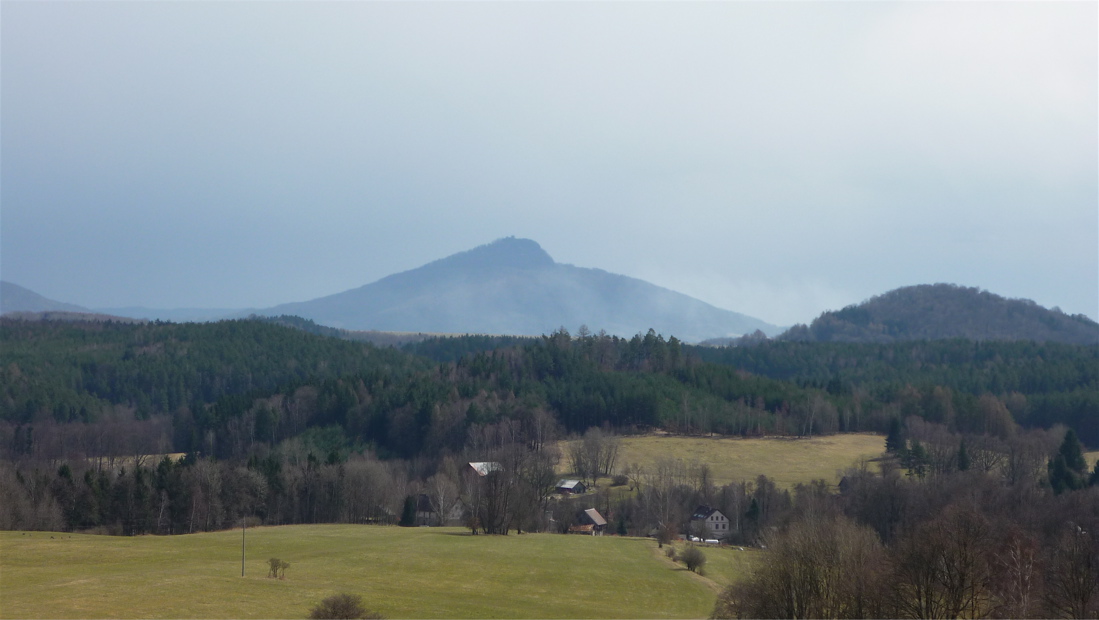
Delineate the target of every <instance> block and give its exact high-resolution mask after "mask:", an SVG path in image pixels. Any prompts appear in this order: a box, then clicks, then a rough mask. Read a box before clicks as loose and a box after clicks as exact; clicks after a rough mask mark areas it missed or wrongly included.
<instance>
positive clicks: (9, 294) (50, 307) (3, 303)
mask: <svg viewBox="0 0 1099 620" xmlns="http://www.w3.org/2000/svg"><path fill="white" fill-rule="evenodd" d="M12 312H91V310H89V309H87V308H84V307H82V306H77V305H75V304H67V303H64V302H60V301H54V300H52V299H49V298H47V297H43V296H41V295H39V294H38V293H35V292H34V291H32V290H29V289H25V288H23V287H22V286H19V285H18V284H13V283H11V282H4V281H2V280H0V314H9V313H12Z"/></svg>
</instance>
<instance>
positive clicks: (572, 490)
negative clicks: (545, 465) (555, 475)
mask: <svg viewBox="0 0 1099 620" xmlns="http://www.w3.org/2000/svg"><path fill="white" fill-rule="evenodd" d="M556 488H557V492H558V493H560V494H562V495H579V494H581V493H586V492H587V490H588V488H587V487H586V486H584V483H583V482H580V481H579V480H558V481H557V487H556Z"/></svg>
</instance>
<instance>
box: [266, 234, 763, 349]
mask: <svg viewBox="0 0 1099 620" xmlns="http://www.w3.org/2000/svg"><path fill="white" fill-rule="evenodd" d="M257 314H267V315H278V314H289V315H297V316H301V317H305V318H308V319H312V320H313V321H316V322H317V323H320V324H322V325H328V326H332V327H339V328H345V329H356V330H367V329H369V330H380V331H399V332H432V333H457V334H470V333H473V334H504V335H518V336H524V335H525V336H539V335H542V334H545V333H549V332H550V331H551V330H554V329H557V328H558V327H560V326H562V325H564V326H568V327H578V326H580V325H588V326H589V327H590V328H591V329H592V330H595V331H598V330H605V331H606V332H607V333H609V334H612V335H618V336H622V337H627V338H628V337H631V336H633V335H634V334H637V333H644V332H645V331H646V330H648V329H650V328H652V329H655V330H656V331H658V332H660V333H663V334H671V335H675V336H676V337H677V338H680V339H681V340H685V341H698V340H702V339H705V338H711V337H716V336H728V335H738V334H744V333H750V332H753V331H755V330H757V329H758V330H762V331H764V332H765V333H769V334H772V335H774V334H777V333H778V331H779V330H778V328H776V327H775V326H774V325H771V324H769V323H766V322H764V321H761V320H759V319H754V318H752V317H748V316H745V315H743V314H739V313H736V312H731V311H728V310H722V309H720V308H716V307H714V306H711V305H709V304H707V303H704V302H701V301H699V300H697V299H694V298H691V297H688V296H687V295H683V294H681V293H676V292H674V291H671V290H668V289H665V288H662V287H659V286H656V285H653V284H650V283H648V282H644V281H642V280H638V279H635V278H629V277H626V276H622V275H616V274H612V273H608V272H606V271H602V270H599V269H588V268H581V267H575V266H572V265H566V264H561V263H556V262H554V260H553V259H552V258H551V257H550V256H549V254H547V253H546V252H545V251H544V250H543V249H542V248H541V247H540V246H539V245H538V244H537V243H535V242H534V241H531V240H529V239H515V238H506V239H499V240H497V241H495V242H492V243H489V244H486V245H483V246H480V247H478V248H474V249H472V250H468V251H466V252H460V253H458V254H454V255H452V256H449V257H446V258H443V259H440V260H437V261H434V262H431V263H428V264H426V265H424V266H422V267H419V268H416V269H412V270H410V271H406V272H403V273H398V274H393V275H390V276H387V277H385V278H382V279H381V280H378V281H376V282H374V283H372V284H367V285H365V286H362V287H359V288H357V289H352V290H349V291H345V292H343V293H338V294H336V295H329V296H326V297H321V298H319V299H314V300H311V301H304V302H298V303H290V304H282V305H279V306H275V307H274V308H269V309H267V310H262V311H257Z"/></svg>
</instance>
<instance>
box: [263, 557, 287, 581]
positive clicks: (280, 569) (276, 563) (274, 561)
mask: <svg viewBox="0 0 1099 620" xmlns="http://www.w3.org/2000/svg"><path fill="white" fill-rule="evenodd" d="M267 565H268V566H269V567H270V569H269V570H268V571H267V576H268V577H270V578H271V579H276V578H277V579H286V569H288V568H290V562H286V561H283V560H280V559H278V558H271V559H270V560H267Z"/></svg>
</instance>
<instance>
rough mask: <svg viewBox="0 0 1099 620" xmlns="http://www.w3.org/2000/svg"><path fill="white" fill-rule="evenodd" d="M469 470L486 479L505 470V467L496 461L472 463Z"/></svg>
mask: <svg viewBox="0 0 1099 620" xmlns="http://www.w3.org/2000/svg"><path fill="white" fill-rule="evenodd" d="M469 468H470V469H471V470H473V472H474V473H476V474H477V475H478V476H480V477H482V478H484V477H485V476H487V475H489V474H490V473H492V472H494V471H500V470H501V469H503V466H502V465H500V464H499V463H497V462H496V461H478V462H476V463H470V464H469Z"/></svg>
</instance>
